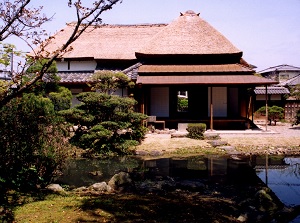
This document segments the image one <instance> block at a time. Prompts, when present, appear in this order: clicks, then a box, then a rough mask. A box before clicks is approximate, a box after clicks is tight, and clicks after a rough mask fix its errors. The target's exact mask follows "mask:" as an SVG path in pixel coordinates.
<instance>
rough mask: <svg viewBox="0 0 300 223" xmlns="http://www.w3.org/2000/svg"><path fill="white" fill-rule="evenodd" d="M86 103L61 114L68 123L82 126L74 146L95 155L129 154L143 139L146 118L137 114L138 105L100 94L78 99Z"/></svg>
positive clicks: (85, 93)
mask: <svg viewBox="0 0 300 223" xmlns="http://www.w3.org/2000/svg"><path fill="white" fill-rule="evenodd" d="M77 98H78V100H79V101H81V102H82V103H81V104H79V105H77V106H75V107H74V108H71V109H68V110H64V111H60V114H62V115H63V116H64V117H65V118H66V120H67V121H69V122H70V123H71V124H73V125H78V129H77V130H76V132H75V135H74V136H73V137H72V138H71V140H70V142H71V143H72V144H73V145H75V146H78V147H80V148H82V149H85V150H89V152H90V153H94V154H105V155H107V154H128V153H130V152H131V151H130V148H132V147H134V146H136V145H138V143H139V142H140V141H141V140H142V139H143V137H144V135H145V133H146V128H145V127H144V126H143V125H142V124H141V123H142V121H143V120H144V119H146V117H147V116H146V115H144V114H141V113H137V112H135V111H134V105H135V104H136V101H135V100H134V99H132V98H123V97H119V96H116V95H109V94H106V93H99V92H84V93H81V94H79V95H78V96H77Z"/></svg>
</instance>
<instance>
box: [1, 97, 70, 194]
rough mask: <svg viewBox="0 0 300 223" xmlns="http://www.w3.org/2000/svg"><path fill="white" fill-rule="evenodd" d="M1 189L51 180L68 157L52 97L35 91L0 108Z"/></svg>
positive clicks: (24, 188) (18, 187)
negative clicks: (36, 93)
mask: <svg viewBox="0 0 300 223" xmlns="http://www.w3.org/2000/svg"><path fill="white" fill-rule="evenodd" d="M0 112H1V116H0V126H1V128H0V135H1V137H0V192H2V193H1V194H5V192H6V191H7V190H10V189H13V190H17V191H19V190H20V191H24V190H32V189H35V188H36V186H37V185H46V184H48V183H49V182H51V180H52V178H53V176H54V174H55V172H56V170H57V169H58V167H61V165H62V164H63V162H64V160H65V158H66V152H65V151H66V150H65V149H66V142H65V141H64V140H62V139H63V137H64V132H63V131H62V129H63V128H61V127H60V125H61V124H60V123H62V120H61V118H60V117H58V116H57V115H56V113H55V110H54V106H53V104H52V103H51V100H50V99H49V98H45V97H43V96H37V95H34V94H32V93H30V94H24V95H23V96H22V97H20V98H15V99H13V100H12V101H11V102H9V103H8V104H7V105H5V106H3V107H1V108H0Z"/></svg>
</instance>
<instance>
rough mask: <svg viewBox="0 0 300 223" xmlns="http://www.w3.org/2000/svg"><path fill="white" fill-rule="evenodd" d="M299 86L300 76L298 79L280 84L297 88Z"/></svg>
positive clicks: (294, 78)
mask: <svg viewBox="0 0 300 223" xmlns="http://www.w3.org/2000/svg"><path fill="white" fill-rule="evenodd" d="M297 84H300V74H299V75H297V76H296V77H293V78H291V79H289V80H287V81H284V82H282V83H280V84H279V85H280V86H295V85H297Z"/></svg>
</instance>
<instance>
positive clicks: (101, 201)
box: [14, 192, 236, 223]
mask: <svg viewBox="0 0 300 223" xmlns="http://www.w3.org/2000/svg"><path fill="white" fill-rule="evenodd" d="M235 205H236V203H235V202H233V201H232V200H230V199H227V198H224V197H222V198H220V197H211V196H206V195H202V196H199V194H198V193H193V194H192V193H187V192H180V193H177V192H174V193H168V194H155V195H154V194H151V193H150V194H132V193H130V194H128V193H127V194H102V195H97V196H79V195H76V194H70V195H67V196H66V195H63V196H62V195H49V196H46V197H45V199H43V200H40V201H35V202H30V203H27V204H24V205H22V206H19V207H18V208H16V210H15V212H14V214H15V221H14V222H16V223H28V222H39V223H56V222H59V223H72V222H74V223H75V222H76V223H78V222H199V221H200V222H213V221H214V220H219V221H220V222H232V219H233V215H236V213H235V212H236V208H235ZM216 208H217V209H218V212H217V213H215V212H214V210H215V209H216Z"/></svg>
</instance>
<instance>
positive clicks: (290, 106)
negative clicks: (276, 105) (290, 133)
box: [284, 101, 300, 122]
mask: <svg viewBox="0 0 300 223" xmlns="http://www.w3.org/2000/svg"><path fill="white" fill-rule="evenodd" d="M299 109H300V101H287V102H286V104H285V107H284V116H285V120H287V121H289V122H292V121H294V119H295V116H296V113H297V111H298V110H299Z"/></svg>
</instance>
